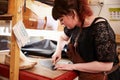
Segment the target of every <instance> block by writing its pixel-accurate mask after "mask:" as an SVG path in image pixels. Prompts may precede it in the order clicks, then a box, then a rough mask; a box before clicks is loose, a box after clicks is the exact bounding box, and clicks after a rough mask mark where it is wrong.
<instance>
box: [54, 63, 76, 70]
mask: <svg viewBox="0 0 120 80" xmlns="http://www.w3.org/2000/svg"><path fill="white" fill-rule="evenodd" d="M54 68H55V69H57V70H74V64H56V65H55V67H54Z"/></svg>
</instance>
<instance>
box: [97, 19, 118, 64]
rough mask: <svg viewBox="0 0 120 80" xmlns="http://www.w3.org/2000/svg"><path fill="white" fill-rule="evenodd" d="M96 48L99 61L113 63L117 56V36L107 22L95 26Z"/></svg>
mask: <svg viewBox="0 0 120 80" xmlns="http://www.w3.org/2000/svg"><path fill="white" fill-rule="evenodd" d="M95 27H96V28H95V29H96V30H95V31H96V32H95V46H96V53H97V59H98V61H104V62H113V61H114V56H115V55H116V43H115V34H114V32H113V30H112V28H111V27H110V25H109V24H108V23H107V24H106V22H105V21H103V22H98V23H97V24H96V26H95Z"/></svg>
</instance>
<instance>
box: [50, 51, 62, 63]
mask: <svg viewBox="0 0 120 80" xmlns="http://www.w3.org/2000/svg"><path fill="white" fill-rule="evenodd" d="M60 59H61V54H59V53H56V52H55V53H54V54H53V55H52V63H53V65H55V64H56V63H57V62H58V61H59V60H60Z"/></svg>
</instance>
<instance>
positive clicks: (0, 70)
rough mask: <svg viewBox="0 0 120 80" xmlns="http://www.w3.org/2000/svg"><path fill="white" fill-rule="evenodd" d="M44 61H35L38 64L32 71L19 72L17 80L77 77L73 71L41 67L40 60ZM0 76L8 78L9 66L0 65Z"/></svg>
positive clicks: (61, 79) (69, 79) (70, 79)
mask: <svg viewBox="0 0 120 80" xmlns="http://www.w3.org/2000/svg"><path fill="white" fill-rule="evenodd" d="M45 59H47V58H45ZM45 59H37V62H38V63H37V65H35V67H34V68H32V69H28V70H20V71H19V80H73V79H74V78H76V77H77V73H76V72H75V71H62V70H51V69H49V68H47V67H45V66H43V65H41V64H40V60H45ZM0 76H3V77H6V78H9V66H7V65H5V64H0Z"/></svg>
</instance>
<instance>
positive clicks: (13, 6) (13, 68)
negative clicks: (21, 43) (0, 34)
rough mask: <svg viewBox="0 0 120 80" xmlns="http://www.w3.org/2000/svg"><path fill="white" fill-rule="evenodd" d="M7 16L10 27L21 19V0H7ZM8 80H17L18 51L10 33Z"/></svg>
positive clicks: (12, 34)
mask: <svg viewBox="0 0 120 80" xmlns="http://www.w3.org/2000/svg"><path fill="white" fill-rule="evenodd" d="M8 1H9V3H8V14H11V15H12V16H13V17H12V27H13V26H14V25H15V24H16V23H17V22H18V21H19V20H21V19H22V9H21V8H22V7H23V0H8ZM10 55H11V58H10V80H19V57H20V49H19V47H18V45H17V42H16V37H15V35H14V33H13V31H12V33H11V46H10Z"/></svg>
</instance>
